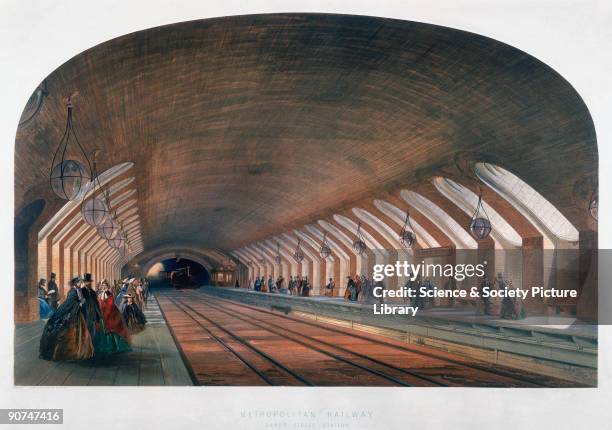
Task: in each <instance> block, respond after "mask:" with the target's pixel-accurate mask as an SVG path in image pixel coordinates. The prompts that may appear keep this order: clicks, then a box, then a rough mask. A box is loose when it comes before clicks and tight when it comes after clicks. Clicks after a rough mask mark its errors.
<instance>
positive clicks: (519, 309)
mask: <svg viewBox="0 0 612 430" xmlns="http://www.w3.org/2000/svg"><path fill="white" fill-rule="evenodd" d="M487 287H488V288H489V290H499V291H504V290H508V289H510V290H511V289H513V288H514V287H513V285H512V281H511V280H509V279H504V277H503V275H502V274H501V273H498V274H497V277H496V278H495V279H493V281H491V280H490V279H489V277H488V276H487V275H486V274H485V275H484V276H483V278H482V281H481V282H480V285H479V291H480V292H481V293H482V291H483V290H484V289H485V288H487ZM481 301H482V306H483V313H484V314H485V315H490V316H496V317H500V318H504V319H513V320H517V319H523V318H525V316H526V312H525V309H524V307H523V300H522V299H521V298H520V297H507V296H506V297H503V298H499V297H483V296H482V294H481Z"/></svg>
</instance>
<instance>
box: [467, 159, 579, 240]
mask: <svg viewBox="0 0 612 430" xmlns="http://www.w3.org/2000/svg"><path fill="white" fill-rule="evenodd" d="M475 171H476V174H477V175H478V177H479V178H480V179H481V180H482V181H483V182H484V183H485V184H486V185H488V186H489V187H490V188H491V189H493V190H494V191H495V192H497V193H498V194H499V195H501V196H502V197H503V198H505V199H506V200H507V201H508V202H509V203H510V204H512V205H513V206H514V207H516V208H517V210H519V211H520V212H521V213H522V214H523V216H525V217H526V218H527V219H529V221H531V223H532V224H533V225H535V226H536V227H537V228H538V229H539V230H540V231H541V232H542V233H543V234H545V235H546V236H548V237H550V236H554V238H556V239H561V240H565V241H570V242H577V241H578V230H576V228H575V227H574V226H573V225H572V224H571V223H570V222H569V221H568V220H567V218H565V216H563V214H562V213H561V212H559V210H558V209H557V208H556V207H554V206H553V205H552V203H550V202H549V201H548V200H546V199H545V198H544V197H543V196H542V195H541V194H540V193H538V192H537V191H536V190H534V189H533V188H532V187H531V186H529V185H528V184H527V183H526V182H524V181H523V180H522V179H520V178H519V177H518V176H516V175H514V174H512V173H510V172H509V171H507V170H505V169H503V168H501V167H499V166H495V165H493V164H489V163H477V164H476V166H475ZM551 239H552V238H551ZM555 242H556V240H555Z"/></svg>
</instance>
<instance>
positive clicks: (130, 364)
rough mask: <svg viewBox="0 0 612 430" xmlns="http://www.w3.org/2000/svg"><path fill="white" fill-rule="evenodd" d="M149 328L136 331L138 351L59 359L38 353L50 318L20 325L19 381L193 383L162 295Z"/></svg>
mask: <svg viewBox="0 0 612 430" xmlns="http://www.w3.org/2000/svg"><path fill="white" fill-rule="evenodd" d="M144 313H145V316H146V318H147V325H146V329H145V330H144V331H143V332H141V333H138V334H137V335H134V336H133V337H132V351H130V352H125V353H121V354H117V355H113V356H111V357H108V358H104V359H98V360H96V359H92V360H86V361H81V362H53V361H45V360H42V359H40V358H38V346H39V342H40V336H41V333H42V331H43V327H44V325H45V322H46V321H45V320H39V321H35V322H32V323H27V324H16V326H15V336H14V339H15V345H14V350H15V354H14V357H15V363H14V377H15V385H27V386H34V385H41V386H62V385H63V386H84V385H89V386H108V385H117V386H118V385H130V386H135V385H143V386H185V385H193V381H192V379H191V377H190V375H189V372H188V370H187V368H186V367H185V365H184V362H183V360H182V358H181V356H180V353H179V351H178V349H177V347H176V344H175V342H174V340H173V338H172V335H171V334H170V331H169V329H168V326H167V325H166V321H165V319H164V318H163V316H162V314H161V311H160V309H159V306H158V304H157V301H156V300H155V298H153V297H149V300H148V302H147V307H146V309H144Z"/></svg>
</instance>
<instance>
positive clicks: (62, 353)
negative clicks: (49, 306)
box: [39, 277, 94, 361]
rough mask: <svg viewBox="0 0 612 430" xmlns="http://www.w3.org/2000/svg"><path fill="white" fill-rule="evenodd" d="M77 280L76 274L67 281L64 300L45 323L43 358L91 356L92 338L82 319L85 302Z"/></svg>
mask: <svg viewBox="0 0 612 430" xmlns="http://www.w3.org/2000/svg"><path fill="white" fill-rule="evenodd" d="M80 283H81V279H80V278H78V277H76V278H74V279H72V281H70V285H71V288H70V291H68V295H67V296H66V300H64V302H63V303H62V304H61V305H60V306H59V307H58V309H57V311H55V312H54V313H53V315H51V317H50V318H49V320H48V321H47V323H46V324H45V327H44V329H43V333H42V336H41V338H40V349H39V356H40V358H42V359H43V360H56V361H64V360H86V359H89V358H91V357H93V355H94V346H93V340H92V338H91V336H90V334H89V330H88V328H87V323H86V320H85V318H84V309H83V308H84V307H85V303H86V302H85V298H84V296H83V294H82V289H81V285H80Z"/></svg>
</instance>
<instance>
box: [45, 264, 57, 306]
mask: <svg viewBox="0 0 612 430" xmlns="http://www.w3.org/2000/svg"><path fill="white" fill-rule="evenodd" d="M55 278H56V275H55V273H51V278H50V279H49V283H48V284H47V302H48V303H49V306H51V309H53V310H55V309H57V305H58V302H59V290H58V289H57V283H56V282H55Z"/></svg>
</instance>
